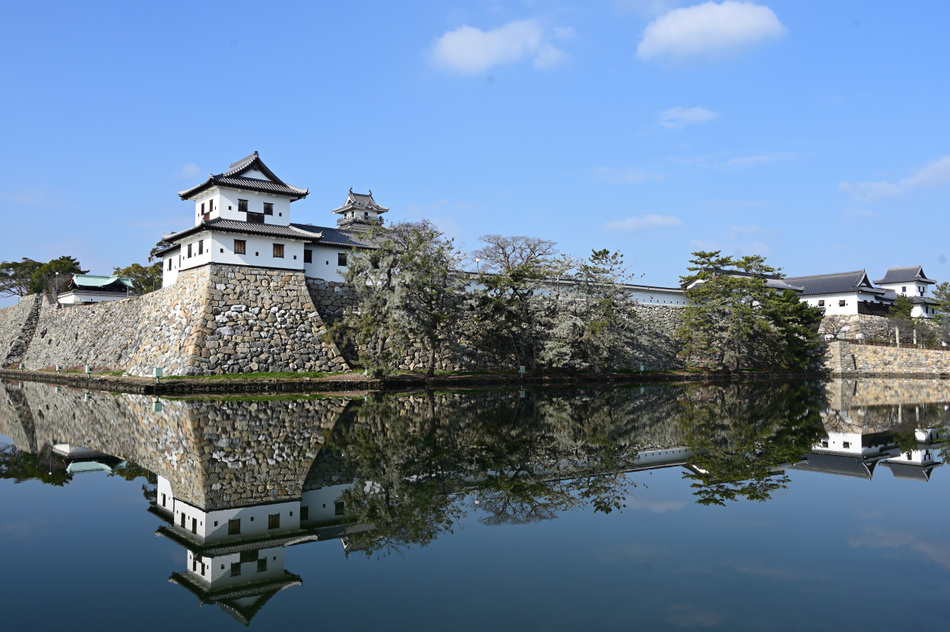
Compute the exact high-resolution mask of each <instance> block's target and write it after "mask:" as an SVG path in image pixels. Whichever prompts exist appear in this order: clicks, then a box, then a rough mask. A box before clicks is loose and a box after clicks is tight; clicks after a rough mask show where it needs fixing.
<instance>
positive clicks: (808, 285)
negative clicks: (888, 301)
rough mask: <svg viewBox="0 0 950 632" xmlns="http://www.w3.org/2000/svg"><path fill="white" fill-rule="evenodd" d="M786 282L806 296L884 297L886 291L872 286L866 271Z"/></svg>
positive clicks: (814, 276)
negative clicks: (848, 295)
mask: <svg viewBox="0 0 950 632" xmlns="http://www.w3.org/2000/svg"><path fill="white" fill-rule="evenodd" d="M784 280H785V282H786V283H789V284H791V285H796V286H799V287H801V288H803V290H802V294H803V295H804V296H813V295H816V294H847V293H850V292H858V291H860V292H867V293H869V294H881V295H883V294H884V293H885V292H886V290H883V289H881V288H877V287H874V286H872V285H871V282H870V281H869V280H868V275H867V273H866V272H865V271H864V270H855V271H854V272H837V273H835V274H815V275H811V276H799V277H785V279H784Z"/></svg>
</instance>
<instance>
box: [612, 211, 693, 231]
mask: <svg viewBox="0 0 950 632" xmlns="http://www.w3.org/2000/svg"><path fill="white" fill-rule="evenodd" d="M682 223H683V222H682V221H680V218H678V217H672V216H670V215H656V214H651V215H642V216H640V217H628V218H626V219H622V220H618V221H615V222H607V223H606V224H604V228H606V229H607V230H620V231H631V230H643V229H644V228H654V227H657V226H667V227H668V226H680V225H681V224H682Z"/></svg>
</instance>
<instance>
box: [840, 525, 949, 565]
mask: <svg viewBox="0 0 950 632" xmlns="http://www.w3.org/2000/svg"><path fill="white" fill-rule="evenodd" d="M848 544H849V545H850V546H852V547H868V548H872V549H897V550H900V549H906V550H910V551H914V552H916V553H918V554H919V555H921V556H923V557H924V558H926V559H929V560H930V561H931V562H933V563H934V564H937V565H939V566H942V567H944V568H946V569H950V546H947V545H946V544H944V543H942V542H940V541H933V540H931V539H928V538H924V537H921V536H919V535H916V534H913V533H909V532H900V531H891V530H889V529H887V528H884V527H866V528H864V529H862V531H861V533H860V534H859V535H856V536H852V537H850V538H848Z"/></svg>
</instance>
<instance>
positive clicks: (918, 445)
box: [792, 379, 950, 481]
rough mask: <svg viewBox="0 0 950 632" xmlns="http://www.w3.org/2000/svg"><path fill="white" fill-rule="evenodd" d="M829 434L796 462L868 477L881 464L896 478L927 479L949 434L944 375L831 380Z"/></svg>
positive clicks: (949, 394)
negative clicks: (936, 376) (941, 376)
mask: <svg viewBox="0 0 950 632" xmlns="http://www.w3.org/2000/svg"><path fill="white" fill-rule="evenodd" d="M826 390H827V393H828V406H827V408H826V409H825V410H824V411H823V415H822V417H823V418H822V423H823V425H824V430H825V436H824V437H823V438H822V439H821V440H820V441H819V442H818V443H817V444H815V445H814V446H813V447H812V449H811V451H810V452H809V453H807V454H806V455H805V458H804V460H803V461H802V462H801V463H798V464H796V465H794V466H792V467H793V469H797V470H805V471H811V472H822V473H826V474H836V475H840V476H851V477H856V478H864V479H868V480H870V479H871V478H872V476H873V475H874V472H875V469H876V468H877V466H878V465H882V466H884V467H885V468H887V469H889V470H890V471H891V472H892V473H893V475H894V476H895V477H896V478H899V479H905V480H916V481H929V480H930V476H931V473H932V472H933V470H934V469H935V468H936V467H938V466H939V465H941V464H942V461H941V460H940V448H941V447H942V446H943V444H944V443H946V440H947V439H948V438H950V433H948V432H947V429H946V426H947V425H948V424H950V412H948V404H947V403H946V402H950V383H948V382H947V381H946V380H940V379H934V380H881V379H878V380H833V381H831V382H829V384H828V386H827V389H826Z"/></svg>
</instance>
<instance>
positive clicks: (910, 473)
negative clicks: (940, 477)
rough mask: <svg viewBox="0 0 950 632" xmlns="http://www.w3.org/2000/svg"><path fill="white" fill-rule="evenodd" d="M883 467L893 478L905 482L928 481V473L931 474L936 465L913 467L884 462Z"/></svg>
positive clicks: (913, 465) (894, 462) (909, 464)
mask: <svg viewBox="0 0 950 632" xmlns="http://www.w3.org/2000/svg"><path fill="white" fill-rule="evenodd" d="M884 467H886V468H888V469H889V470H890V471H891V473H893V474H894V478H900V479H904V480H907V481H923V482H927V481H929V480H930V473H931V472H933V470H934V468H935V467H936V464H934V463H928V464H927V465H915V464H913V463H901V462H899V461H884Z"/></svg>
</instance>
